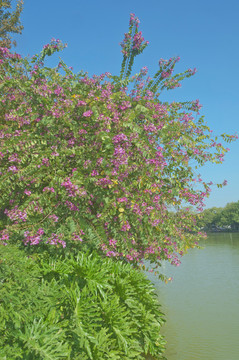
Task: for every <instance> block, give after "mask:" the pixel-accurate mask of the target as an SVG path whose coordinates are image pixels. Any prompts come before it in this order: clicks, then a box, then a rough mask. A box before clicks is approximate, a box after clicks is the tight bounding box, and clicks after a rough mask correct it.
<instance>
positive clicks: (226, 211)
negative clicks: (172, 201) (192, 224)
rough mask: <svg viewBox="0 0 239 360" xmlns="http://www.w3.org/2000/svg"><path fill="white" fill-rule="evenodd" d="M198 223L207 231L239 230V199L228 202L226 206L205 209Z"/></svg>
mask: <svg viewBox="0 0 239 360" xmlns="http://www.w3.org/2000/svg"><path fill="white" fill-rule="evenodd" d="M197 224H198V226H199V227H200V228H201V230H203V231H205V232H238V231H239V201H237V202H231V203H228V204H227V205H226V206H225V207H212V208H210V209H205V210H204V211H203V212H202V214H200V218H199V219H198V222H197Z"/></svg>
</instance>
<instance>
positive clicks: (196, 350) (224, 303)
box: [149, 233, 239, 360]
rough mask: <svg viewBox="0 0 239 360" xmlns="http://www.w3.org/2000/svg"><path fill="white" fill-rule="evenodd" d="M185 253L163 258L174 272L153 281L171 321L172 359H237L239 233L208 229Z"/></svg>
mask: <svg viewBox="0 0 239 360" xmlns="http://www.w3.org/2000/svg"><path fill="white" fill-rule="evenodd" d="M200 245H202V246H205V248H204V249H202V250H198V249H192V250H190V251H189V253H188V254H187V255H185V256H184V257H183V258H182V264H181V265H180V267H178V268H175V267H172V266H170V265H169V264H164V266H163V267H162V272H163V273H164V274H165V275H167V276H168V277H173V281H172V282H171V283H169V284H167V285H166V284H163V283H162V282H160V281H158V280H157V279H155V278H154V277H153V276H149V277H150V279H151V280H152V281H153V282H154V283H155V285H156V288H157V293H158V295H159V301H160V303H161V304H162V306H163V307H162V311H163V312H164V313H165V315H166V319H167V323H166V325H165V326H164V329H163V332H164V334H165V337H166V340H167V341H168V346H167V353H166V356H167V358H168V360H238V359H239V234H238V233H233V234H224V233H219V234H210V236H209V238H208V239H207V240H205V241H204V242H203V243H201V244H200Z"/></svg>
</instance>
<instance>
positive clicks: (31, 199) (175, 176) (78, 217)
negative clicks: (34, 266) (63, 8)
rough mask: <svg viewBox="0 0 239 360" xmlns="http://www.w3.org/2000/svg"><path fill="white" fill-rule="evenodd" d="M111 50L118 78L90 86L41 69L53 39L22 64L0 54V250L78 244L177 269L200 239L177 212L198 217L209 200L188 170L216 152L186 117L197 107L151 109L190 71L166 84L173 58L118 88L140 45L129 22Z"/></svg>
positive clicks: (60, 69) (98, 79) (199, 123)
mask: <svg viewBox="0 0 239 360" xmlns="http://www.w3.org/2000/svg"><path fill="white" fill-rule="evenodd" d="M121 45H122V52H123V62H122V68H121V74H120V76H111V75H110V74H108V73H106V74H103V75H100V76H93V78H90V77H88V76H87V75H86V74H84V73H82V72H81V73H80V74H77V75H75V74H74V73H73V72H72V70H71V69H69V68H68V67H67V66H66V65H65V64H64V63H63V62H60V63H59V65H58V66H57V67H56V68H48V67H46V66H45V65H44V59H45V57H46V56H48V55H51V54H52V53H54V52H55V51H59V50H61V49H62V48H63V47H64V45H63V44H62V43H61V42H60V41H59V40H55V39H53V40H52V41H51V43H50V44H47V45H45V47H44V49H43V51H42V52H41V54H40V55H36V56H34V57H33V58H32V59H30V60H29V59H27V58H23V59H21V56H20V55H18V54H13V53H11V52H9V50H8V49H4V48H2V49H1V50H0V51H1V52H0V58H1V59H0V60H1V64H0V65H1V69H0V74H1V77H2V82H1V88H0V93H1V95H3V100H2V101H1V102H0V117H1V125H0V127H1V128H0V138H1V144H0V150H1V152H0V159H1V177H0V179H1V182H0V189H1V192H2V194H3V195H2V197H1V199H0V209H1V210H0V215H1V218H2V223H1V225H0V226H1V227H0V231H1V232H0V240H2V242H7V243H15V242H16V241H18V240H19V239H20V241H22V242H23V243H24V244H25V245H26V246H36V245H38V246H43V247H44V246H45V245H48V246H55V247H58V248H59V247H65V246H66V247H68V248H69V249H70V247H71V246H72V244H74V243H75V244H81V243H84V244H85V246H86V247H87V246H89V247H91V248H92V246H93V247H94V248H95V249H96V250H97V251H98V252H99V253H103V254H105V255H106V256H108V257H116V258H118V259H122V257H125V258H126V259H127V260H128V261H131V262H133V263H138V262H140V261H141V260H142V259H146V258H148V259H149V260H151V261H153V262H154V263H158V264H160V262H161V260H163V259H166V260H169V261H170V262H171V263H172V264H175V265H178V264H179V259H178V254H180V255H182V254H183V252H184V251H185V249H187V247H193V246H195V240H197V239H199V238H200V236H201V234H200V233H197V227H196V225H195V219H194V215H193V214H191V213H190V212H189V211H188V209H187V208H185V204H189V205H193V206H194V207H196V209H198V210H199V211H200V210H202V207H203V204H204V203H203V200H204V198H205V197H207V196H209V193H210V183H206V182H203V181H202V179H201V178H200V176H198V177H197V176H196V175H195V172H197V170H196V168H197V167H198V166H201V165H203V164H204V163H205V162H207V161H209V162H216V163H220V162H222V160H223V156H224V153H225V152H227V150H228V149H225V148H224V147H223V145H222V144H221V143H219V142H217V141H215V140H216V139H214V138H213V137H212V136H211V132H210V129H209V128H208V127H207V126H206V125H205V123H204V120H203V117H199V118H196V117H195V118H194V117H193V112H195V113H196V114H197V113H198V111H199V109H200V107H201V105H200V104H199V102H198V101H191V102H185V103H175V102H173V103H171V104H168V103H162V102H161V101H160V100H159V99H158V92H160V91H161V90H163V89H172V88H175V87H178V86H179V85H180V81H181V80H182V79H184V78H185V77H190V76H192V75H193V74H194V73H195V71H194V70H191V69H188V70H186V71H185V72H184V73H182V74H176V75H173V70H174V67H175V65H176V63H177V61H178V58H172V59H169V60H168V61H166V60H162V59H161V60H160V62H159V70H158V71H157V73H156V74H155V75H154V77H153V78H145V76H146V74H147V69H146V68H143V69H142V70H141V71H140V73H139V74H137V75H135V76H134V77H132V78H130V74H131V70H132V65H133V61H134V58H135V56H137V55H138V54H140V53H141V52H142V51H143V50H144V48H145V47H146V46H147V42H145V41H144V39H143V37H142V34H141V32H139V31H138V19H137V18H135V16H134V15H131V18H130V26H129V32H128V33H127V34H126V35H125V39H124V41H123V43H122V44H121ZM127 86H131V88H132V90H131V91H129V90H127ZM222 137H223V138H224V140H226V141H231V140H233V138H234V136H229V135H225V134H224V135H222ZM197 182H198V183H197ZM200 184H201V188H200ZM171 210H173V211H171Z"/></svg>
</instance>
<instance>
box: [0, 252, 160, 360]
mask: <svg viewBox="0 0 239 360" xmlns="http://www.w3.org/2000/svg"><path fill="white" fill-rule="evenodd" d="M0 256H1V267H0V292H1V300H0V349H1V350H0V357H1V359H4V358H6V359H24V360H25V359H26V360H27V359H29V360H30V359H34V360H38V359H39V360H40V359H42V360H46V359H54V360H55V359H81V360H88V359H98V360H100V359H102V360H106V359H143V358H144V357H143V353H145V354H151V355H153V356H154V357H155V359H161V358H162V353H163V351H164V340H163V338H162V336H161V335H160V328H161V325H162V324H163V322H164V320H163V314H162V313H161V311H160V306H159V305H158V301H157V299H156V295H155V293H154V288H153V286H152V284H151V283H150V281H149V280H147V279H146V277H145V275H144V274H142V273H141V272H139V271H138V270H135V269H133V268H132V266H131V265H130V264H123V263H121V262H118V263H116V262H114V261H113V260H112V259H102V258H101V257H100V256H99V255H97V254H96V253H94V254H91V255H87V254H84V253H82V254H78V256H77V257H74V256H73V255H71V256H66V257H62V258H59V256H56V257H55V258H54V257H53V256H49V254H48V253H43V254H41V255H40V254H39V255H34V256H27V255H26V253H25V252H24V251H21V250H19V249H17V248H16V246H15V247H14V246H10V245H9V246H6V247H4V246H1V247H0Z"/></svg>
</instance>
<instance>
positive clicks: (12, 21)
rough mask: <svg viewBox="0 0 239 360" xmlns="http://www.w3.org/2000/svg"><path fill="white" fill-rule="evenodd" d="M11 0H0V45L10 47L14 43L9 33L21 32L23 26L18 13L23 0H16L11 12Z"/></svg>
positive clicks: (20, 10)
mask: <svg viewBox="0 0 239 360" xmlns="http://www.w3.org/2000/svg"><path fill="white" fill-rule="evenodd" d="M11 3H12V0H0V46H1V47H7V48H9V49H10V48H11V47H12V45H16V41H12V38H11V36H10V35H9V33H14V34H21V33H22V29H23V26H22V25H21V23H20V15H21V12H22V9H23V0H18V1H17V5H16V9H15V10H14V11H12V12H10V11H9V9H11V7H12V5H11Z"/></svg>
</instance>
